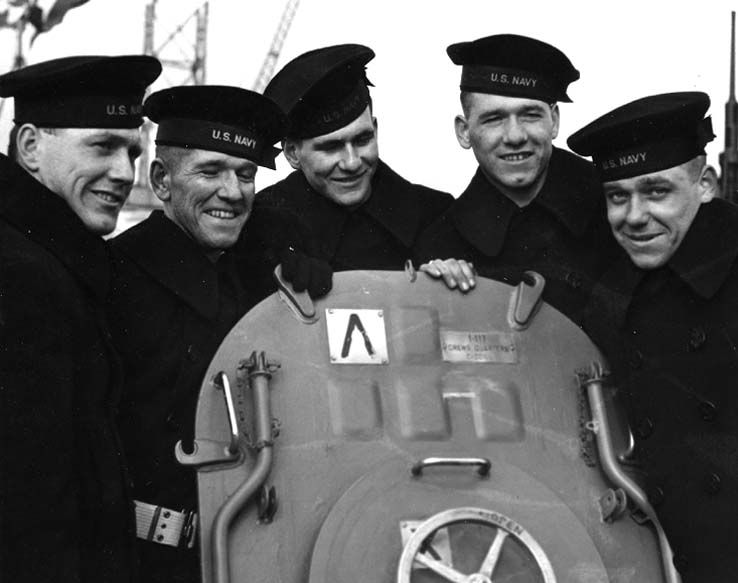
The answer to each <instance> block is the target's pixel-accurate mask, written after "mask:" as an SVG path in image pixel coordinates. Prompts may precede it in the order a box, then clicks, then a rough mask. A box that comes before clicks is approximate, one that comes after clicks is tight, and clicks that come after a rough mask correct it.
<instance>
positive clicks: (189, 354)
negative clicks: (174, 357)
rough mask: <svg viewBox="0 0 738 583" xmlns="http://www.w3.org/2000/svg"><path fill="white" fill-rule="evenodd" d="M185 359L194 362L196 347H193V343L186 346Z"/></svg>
mask: <svg viewBox="0 0 738 583" xmlns="http://www.w3.org/2000/svg"><path fill="white" fill-rule="evenodd" d="M187 360H189V361H190V362H195V361H196V360H197V348H195V345H194V344H190V345H188V346H187Z"/></svg>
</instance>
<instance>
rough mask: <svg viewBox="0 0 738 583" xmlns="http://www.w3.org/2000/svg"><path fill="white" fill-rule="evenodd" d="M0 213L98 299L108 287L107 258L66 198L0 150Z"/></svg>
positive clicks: (103, 246) (103, 295)
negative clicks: (0, 152)
mask: <svg viewBox="0 0 738 583" xmlns="http://www.w3.org/2000/svg"><path fill="white" fill-rule="evenodd" d="M0 215H1V216H2V217H3V218H4V219H5V220H6V221H7V222H8V223H10V224H11V225H13V226H14V227H15V228H16V229H18V230H19V231H20V232H22V233H23V234H24V235H25V236H26V237H28V238H29V239H31V240H32V241H34V242H35V243H37V244H38V245H41V246H42V247H44V248H45V249H46V250H48V251H49V252H50V253H51V254H53V255H54V256H55V257H57V258H58V259H59V261H61V262H62V263H63V264H64V265H65V266H66V267H67V269H69V271H70V272H71V273H73V274H74V275H75V276H76V277H77V278H78V279H79V280H80V281H81V282H82V284H83V285H84V286H85V287H86V288H87V289H89V291H90V292H91V293H92V294H93V295H94V296H95V297H96V298H97V299H98V300H103V299H104V298H105V296H106V295H107V293H108V290H109V288H110V259H109V256H108V253H107V249H106V247H105V242H104V241H103V239H102V237H100V236H98V235H95V234H94V233H91V232H90V231H89V230H88V229H87V227H86V226H85V224H84V223H83V222H82V220H81V219H80V218H79V217H78V216H77V215H76V214H75V213H74V211H73V210H72V209H71V208H69V205H68V204H67V203H66V201H65V200H64V199H63V198H62V197H61V196H59V195H57V194H54V193H53V192H52V191H50V190H49V189H48V188H46V187H45V186H44V185H43V184H41V183H40V182H39V181H38V180H36V179H35V178H33V176H31V175H30V174H29V173H28V172H26V171H25V170H24V169H23V168H21V167H20V166H19V165H18V164H16V163H15V162H13V161H12V160H10V159H9V158H8V157H7V156H5V155H3V154H0Z"/></svg>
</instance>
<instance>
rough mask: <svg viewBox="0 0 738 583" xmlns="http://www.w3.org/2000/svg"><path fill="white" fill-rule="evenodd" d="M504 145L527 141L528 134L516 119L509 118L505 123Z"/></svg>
mask: <svg viewBox="0 0 738 583" xmlns="http://www.w3.org/2000/svg"><path fill="white" fill-rule="evenodd" d="M504 139H505V143H507V144H512V145H515V144H522V143H524V142H525V141H526V140H527V139H528V133H527V132H526V131H525V128H524V127H523V125H522V124H521V123H520V121H519V120H518V118H517V117H515V116H510V117H509V118H508V119H507V122H506V123H505V136H504Z"/></svg>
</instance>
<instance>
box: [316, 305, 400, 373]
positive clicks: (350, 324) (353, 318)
mask: <svg viewBox="0 0 738 583" xmlns="http://www.w3.org/2000/svg"><path fill="white" fill-rule="evenodd" d="M325 322H326V326H327V329H328V350H329V352H330V358H331V363H333V364H387V363H388V362H389V358H388V357H387V333H386V332H385V328H384V312H383V311H382V310H351V309H348V310H347V309H337V308H330V309H327V310H326V311H325Z"/></svg>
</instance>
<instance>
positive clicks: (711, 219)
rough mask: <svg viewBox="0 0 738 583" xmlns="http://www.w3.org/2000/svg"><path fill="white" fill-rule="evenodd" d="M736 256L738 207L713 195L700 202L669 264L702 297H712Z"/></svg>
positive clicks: (731, 267)
mask: <svg viewBox="0 0 738 583" xmlns="http://www.w3.org/2000/svg"><path fill="white" fill-rule="evenodd" d="M736 257H738V207H736V206H735V205H733V204H731V203H728V202H726V201H724V200H720V199H716V200H713V201H711V202H709V203H704V204H702V205H701V206H700V209H699V211H698V212H697V216H696V217H695V218H694V221H693V222H692V224H691V225H690V227H689V230H688V231H687V234H686V235H685V236H684V239H683V240H682V244H681V245H680V246H679V248H678V249H677V250H676V252H675V253H674V255H673V256H672V258H671V260H670V261H669V267H670V268H671V270H672V271H673V272H674V273H675V274H676V275H677V276H678V277H679V278H680V279H681V280H682V281H684V283H686V284H687V285H688V286H689V287H690V288H692V290H693V291H694V292H695V293H696V294H698V295H699V296H700V297H702V298H704V299H710V298H711V297H713V296H714V295H715V294H716V293H717V291H718V290H719V289H720V287H721V286H722V285H723V282H724V281H725V279H726V278H727V277H728V275H729V274H730V272H731V271H732V270H733V265H734V264H735V260H736Z"/></svg>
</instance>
